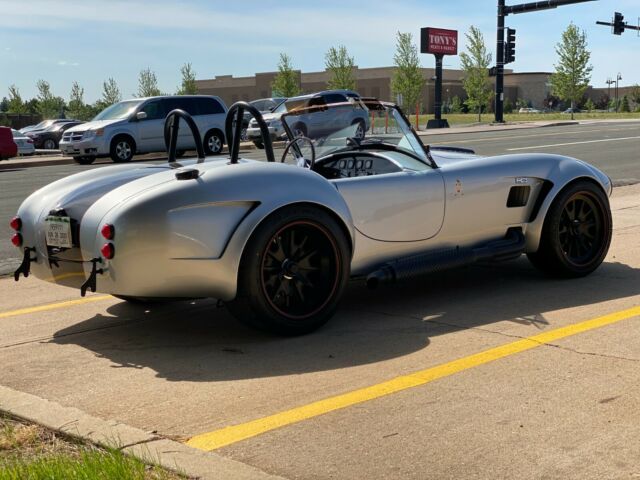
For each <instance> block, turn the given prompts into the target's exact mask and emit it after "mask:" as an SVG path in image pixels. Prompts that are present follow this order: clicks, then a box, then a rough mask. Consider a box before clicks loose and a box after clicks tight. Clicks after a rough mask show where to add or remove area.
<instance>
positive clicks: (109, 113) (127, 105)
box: [92, 100, 144, 122]
mask: <svg viewBox="0 0 640 480" xmlns="http://www.w3.org/2000/svg"><path fill="white" fill-rule="evenodd" d="M143 101H144V100H127V101H126V102H120V103H116V104H114V105H111V106H110V107H107V108H105V109H104V110H102V111H101V112H100V113H99V114H98V115H96V116H95V117H94V118H93V120H92V121H93V122H97V121H98V120H117V119H119V118H127V117H128V116H129V115H131V114H132V113H133V111H134V110H135V109H136V107H137V106H138V105H140V104H141V103H142V102H143Z"/></svg>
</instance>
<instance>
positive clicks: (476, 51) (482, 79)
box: [460, 26, 493, 122]
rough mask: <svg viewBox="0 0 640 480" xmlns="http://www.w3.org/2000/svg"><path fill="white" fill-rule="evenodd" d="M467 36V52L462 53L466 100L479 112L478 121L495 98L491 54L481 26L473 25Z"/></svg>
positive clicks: (470, 108)
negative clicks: (491, 80)
mask: <svg viewBox="0 0 640 480" xmlns="http://www.w3.org/2000/svg"><path fill="white" fill-rule="evenodd" d="M465 36H466V37H467V52H463V53H461V54H460V61H461V62H462V69H463V70H464V79H463V80H462V86H463V87H464V90H465V92H467V97H468V98H467V101H466V102H465V103H466V104H467V106H468V107H469V110H472V111H477V112H478V122H480V121H482V110H483V109H484V108H486V107H487V106H488V105H489V102H490V101H491V99H492V98H493V92H492V88H491V84H490V83H489V70H488V69H489V65H490V64H491V54H490V53H489V52H487V47H486V45H485V44H484V37H483V36H482V32H481V31H480V29H479V28H476V27H474V26H471V28H470V29H469V32H468V33H467V34H466V35H465Z"/></svg>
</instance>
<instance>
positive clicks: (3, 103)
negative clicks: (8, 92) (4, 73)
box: [0, 97, 9, 112]
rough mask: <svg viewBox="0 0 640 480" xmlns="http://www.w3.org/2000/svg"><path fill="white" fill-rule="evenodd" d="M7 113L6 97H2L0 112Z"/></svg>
mask: <svg viewBox="0 0 640 480" xmlns="http://www.w3.org/2000/svg"><path fill="white" fill-rule="evenodd" d="M8 111H9V99H8V98H7V97H2V102H0V112H8Z"/></svg>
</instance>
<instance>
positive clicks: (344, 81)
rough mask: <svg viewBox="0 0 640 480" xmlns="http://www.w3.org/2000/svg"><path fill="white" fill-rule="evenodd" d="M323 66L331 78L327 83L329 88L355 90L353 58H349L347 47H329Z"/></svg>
mask: <svg viewBox="0 0 640 480" xmlns="http://www.w3.org/2000/svg"><path fill="white" fill-rule="evenodd" d="M324 64H325V67H326V68H327V70H328V71H329V73H330V75H331V78H330V79H329V81H328V82H327V86H328V87H329V88H334V89H344V90H355V88H356V79H355V78H354V77H353V68H354V66H355V63H354V60H353V57H350V56H349V53H348V52H347V47H345V46H344V45H340V46H339V47H338V48H336V47H331V48H330V49H329V51H328V52H327V53H326V54H325V56H324Z"/></svg>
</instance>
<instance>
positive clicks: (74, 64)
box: [58, 60, 80, 67]
mask: <svg viewBox="0 0 640 480" xmlns="http://www.w3.org/2000/svg"><path fill="white" fill-rule="evenodd" d="M58 65H60V66H62V67H77V66H79V65H80V64H79V63H78V62H68V61H66V60H58Z"/></svg>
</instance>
